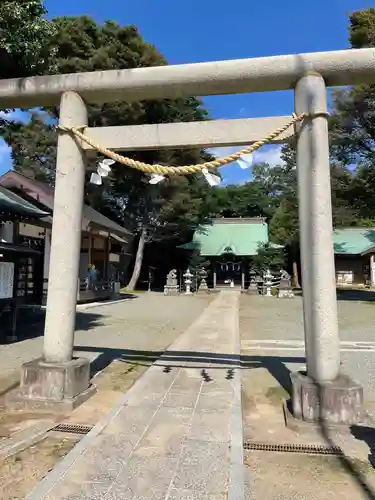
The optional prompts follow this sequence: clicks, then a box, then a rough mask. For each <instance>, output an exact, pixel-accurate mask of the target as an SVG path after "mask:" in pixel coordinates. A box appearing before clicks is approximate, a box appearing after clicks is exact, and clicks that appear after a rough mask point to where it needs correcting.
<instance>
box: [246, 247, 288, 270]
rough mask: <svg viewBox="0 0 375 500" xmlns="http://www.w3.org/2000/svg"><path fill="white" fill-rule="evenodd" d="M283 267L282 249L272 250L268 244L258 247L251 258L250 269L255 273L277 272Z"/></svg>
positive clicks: (283, 256)
mask: <svg viewBox="0 0 375 500" xmlns="http://www.w3.org/2000/svg"><path fill="white" fill-rule="evenodd" d="M284 265H285V255H284V249H283V248H274V247H272V245H271V244H270V243H263V244H260V245H259V246H258V251H257V254H256V255H255V256H254V257H253V258H252V267H253V268H254V269H255V271H256V272H257V273H260V274H262V273H264V272H265V271H266V270H267V269H271V270H275V271H279V270H280V269H282V268H283V267H284Z"/></svg>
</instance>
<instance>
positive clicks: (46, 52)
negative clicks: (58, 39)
mask: <svg viewBox="0 0 375 500" xmlns="http://www.w3.org/2000/svg"><path fill="white" fill-rule="evenodd" d="M45 14H46V10H45V8H44V6H43V2H42V1H41V0H5V1H4V0H2V2H1V3H0V78H18V77H24V76H30V75H38V74H42V73H43V72H45V71H47V70H49V69H50V64H51V56H53V55H54V37H55V34H56V31H55V26H54V24H52V23H50V22H49V21H47V20H46V19H45V17H44V16H45Z"/></svg>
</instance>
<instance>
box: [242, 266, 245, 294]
mask: <svg viewBox="0 0 375 500" xmlns="http://www.w3.org/2000/svg"><path fill="white" fill-rule="evenodd" d="M241 288H242V290H245V264H244V263H243V262H242V263H241Z"/></svg>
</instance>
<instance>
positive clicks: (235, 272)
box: [214, 252, 244, 288]
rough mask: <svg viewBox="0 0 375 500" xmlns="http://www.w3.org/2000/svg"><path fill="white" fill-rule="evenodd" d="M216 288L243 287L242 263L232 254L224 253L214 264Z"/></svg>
mask: <svg viewBox="0 0 375 500" xmlns="http://www.w3.org/2000/svg"><path fill="white" fill-rule="evenodd" d="M214 266H215V269H214V271H215V273H216V286H219V287H229V288H232V287H238V286H242V285H243V279H244V263H243V261H242V260H240V259H238V257H236V255H235V254H234V253H230V252H228V253H224V254H222V256H221V257H220V258H219V260H218V261H217V262H216V263H215V264H214Z"/></svg>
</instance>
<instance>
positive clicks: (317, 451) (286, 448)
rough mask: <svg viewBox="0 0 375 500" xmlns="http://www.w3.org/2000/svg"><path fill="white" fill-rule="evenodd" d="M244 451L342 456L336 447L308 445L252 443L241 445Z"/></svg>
mask: <svg viewBox="0 0 375 500" xmlns="http://www.w3.org/2000/svg"><path fill="white" fill-rule="evenodd" d="M243 447H244V450H251V451H273V452H280V453H305V454H306V455H334V456H341V455H344V453H343V451H342V450H341V448H339V447H338V446H322V445H314V444H312V445H308V444H272V443H252V442H249V441H248V442H246V443H244V444H243Z"/></svg>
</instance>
